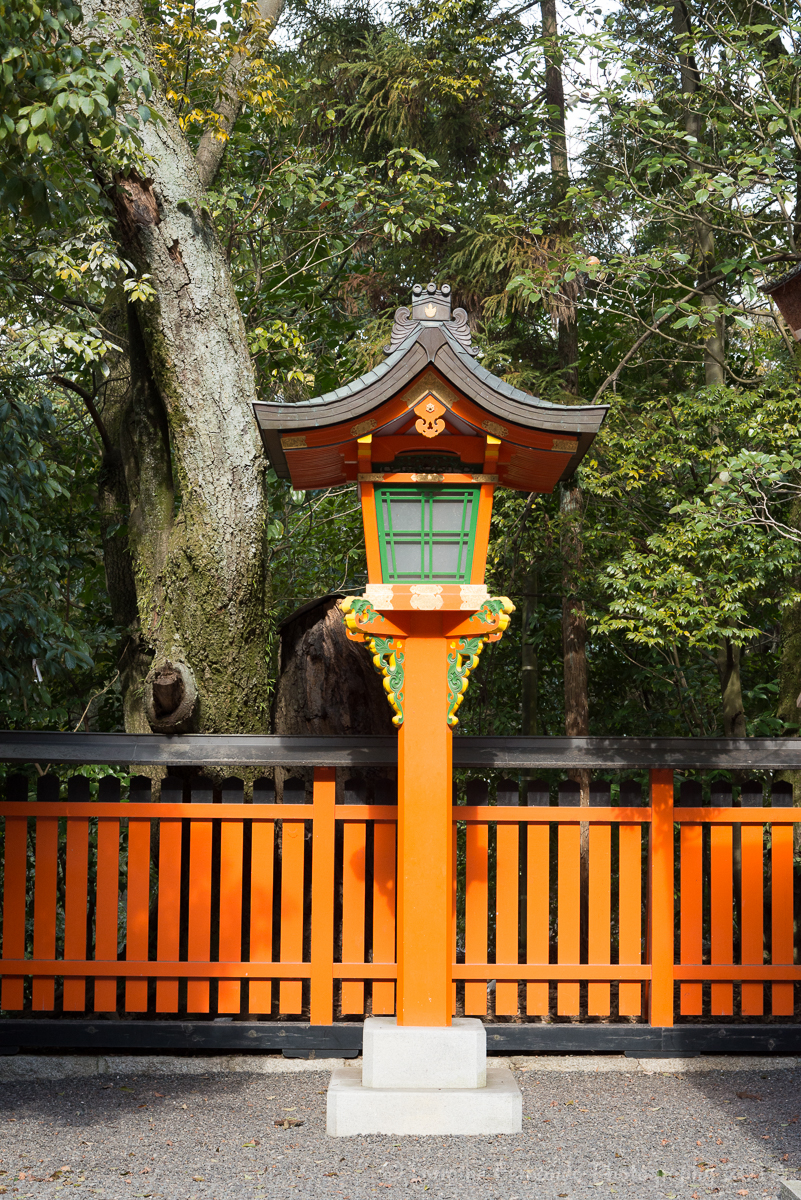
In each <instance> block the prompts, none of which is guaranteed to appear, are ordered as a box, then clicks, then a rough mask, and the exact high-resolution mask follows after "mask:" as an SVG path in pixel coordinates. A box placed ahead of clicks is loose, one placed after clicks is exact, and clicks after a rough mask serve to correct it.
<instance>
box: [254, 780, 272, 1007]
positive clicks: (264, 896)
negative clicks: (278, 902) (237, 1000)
mask: <svg viewBox="0 0 801 1200" xmlns="http://www.w3.org/2000/svg"><path fill="white" fill-rule="evenodd" d="M274 802H275V787H274V785H273V782H272V780H271V779H257V780H256V782H255V783H254V785H253V805H254V809H255V811H256V812H258V808H257V807H256V806H257V805H259V804H273V803H274ZM250 836H251V841H250V946H249V947H248V956H249V959H250V961H251V962H272V960H273V884H274V879H273V876H274V866H273V864H274V859H275V821H259V820H255V819H254V820H253V822H252V824H251V835H250ZM272 1004H273V985H272V982H271V980H269V979H254V980H251V982H250V983H249V984H248V1011H249V1012H251V1013H264V1014H269V1013H270V1010H271V1009H272Z"/></svg>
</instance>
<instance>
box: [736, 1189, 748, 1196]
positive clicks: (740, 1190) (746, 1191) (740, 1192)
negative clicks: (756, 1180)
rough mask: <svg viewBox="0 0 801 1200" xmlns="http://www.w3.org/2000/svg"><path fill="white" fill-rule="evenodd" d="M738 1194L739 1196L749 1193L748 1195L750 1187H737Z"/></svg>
mask: <svg viewBox="0 0 801 1200" xmlns="http://www.w3.org/2000/svg"><path fill="white" fill-rule="evenodd" d="M737 1195H738V1196H747V1195H748V1188H738V1189H737Z"/></svg>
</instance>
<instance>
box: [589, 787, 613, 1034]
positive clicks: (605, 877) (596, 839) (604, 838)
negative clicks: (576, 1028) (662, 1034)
mask: <svg viewBox="0 0 801 1200" xmlns="http://www.w3.org/2000/svg"><path fill="white" fill-rule="evenodd" d="M610 793H611V788H610V785H609V783H608V782H606V781H605V780H593V782H592V783H591V784H590V805H591V806H592V807H600V808H606V807H609V806H611V803H612V798H611V794H610ZM588 853H589V879H588V885H587V886H588V892H589V895H588V905H587V909H588V931H587V932H588V936H587V950H588V957H587V961H588V962H591V963H600V964H605V963H608V962H610V961H611V941H612V939H611V933H612V826H611V825H596V824H592V825H590V827H589V838H588ZM610 993H611V988H610V985H609V984H608V983H596V982H590V983H588V984H587V1015H588V1016H591V1017H608V1016H609V1014H610V1012H611V1011H612V1006H611V1001H610Z"/></svg>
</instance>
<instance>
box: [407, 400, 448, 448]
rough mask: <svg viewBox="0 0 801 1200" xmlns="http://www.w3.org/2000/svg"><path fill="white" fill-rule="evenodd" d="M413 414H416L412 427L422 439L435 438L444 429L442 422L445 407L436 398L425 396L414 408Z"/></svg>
mask: <svg viewBox="0 0 801 1200" xmlns="http://www.w3.org/2000/svg"><path fill="white" fill-rule="evenodd" d="M414 412H416V413H417V420H416V421H415V423H414V427H415V429H416V430H417V432H418V433H422V435H423V437H426V438H435V437H437V436H438V435H439V434H440V433H442V432H443V430H444V429H445V422H444V421H443V420H442V414H443V413H444V412H445V405H444V404H440V402H439V400H437V398H436V396H431V395H428V396H425V397H424V398H423V399H422V400H421V401H420V403H419V404H416V405H415V406H414Z"/></svg>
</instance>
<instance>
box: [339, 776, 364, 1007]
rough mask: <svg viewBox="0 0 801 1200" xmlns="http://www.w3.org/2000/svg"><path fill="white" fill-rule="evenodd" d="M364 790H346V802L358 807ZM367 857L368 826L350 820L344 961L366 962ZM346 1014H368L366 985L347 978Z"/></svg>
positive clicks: (345, 837)
mask: <svg viewBox="0 0 801 1200" xmlns="http://www.w3.org/2000/svg"><path fill="white" fill-rule="evenodd" d="M363 800H364V791H363V789H360V790H359V792H358V793H352V794H351V793H349V792H347V791H346V794H345V801H346V803H350V804H358V803H360V802H363ZM366 857H367V826H366V824H365V823H364V822H363V821H346V822H345V827H344V829H343V831H342V961H343V962H351V963H353V962H364V949H365V947H364V920H365V889H366V883H367V881H366V873H365V865H366ZM341 1011H342V1015H343V1016H345V1015H351V1014H356V1013H358V1014H362V1013H363V1012H364V984H363V983H362V982H361V981H359V982H357V981H356V980H352V979H343V981H342V998H341Z"/></svg>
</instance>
